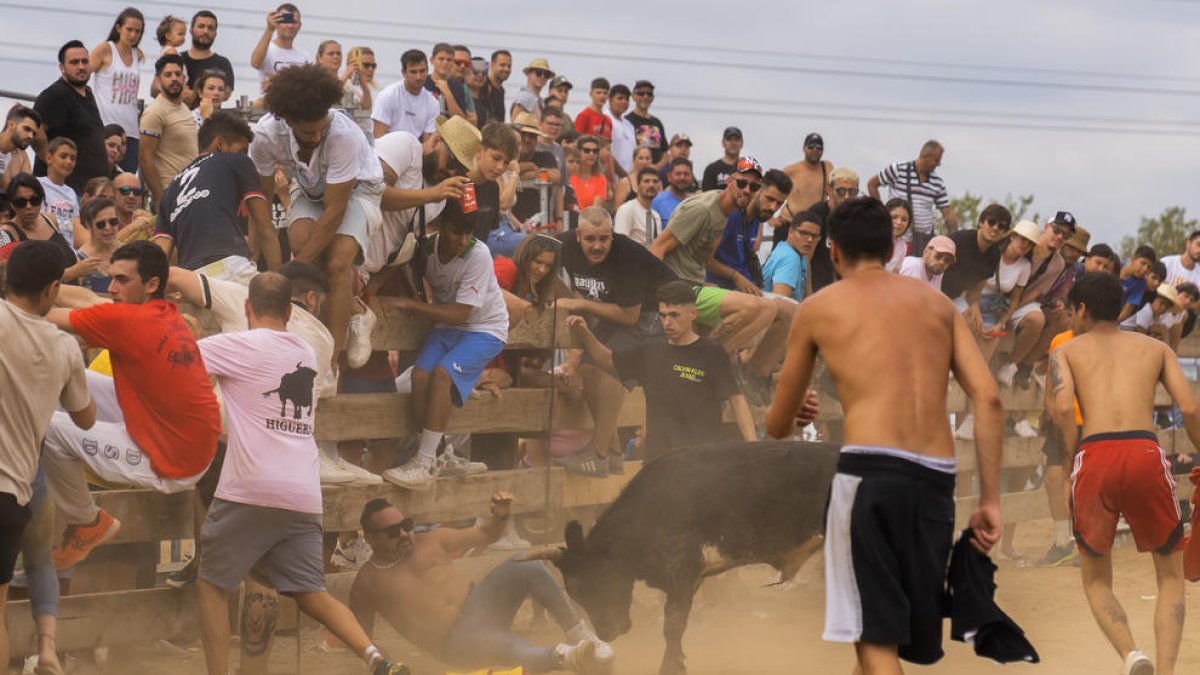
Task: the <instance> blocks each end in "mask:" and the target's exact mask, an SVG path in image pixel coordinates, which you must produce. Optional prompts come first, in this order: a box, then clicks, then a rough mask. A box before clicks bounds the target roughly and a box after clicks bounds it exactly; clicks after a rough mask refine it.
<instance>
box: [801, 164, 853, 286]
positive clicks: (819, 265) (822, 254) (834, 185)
mask: <svg viewBox="0 0 1200 675" xmlns="http://www.w3.org/2000/svg"><path fill="white" fill-rule="evenodd" d="M858 185H859V178H858V173H857V172H855V171H854V169H851V168H850V167H846V166H839V167H838V168H836V169H834V170H833V171H830V172H829V188H828V189H827V190H826V191H825V193H824V196H823V197H822V198H821V199H820V200H818V201H816V202H814V203H812V204H810V205H809V206H808V208H807V209H806V210H807V211H811V212H813V213H815V214H816V215H817V217H818V218H820V219H821V240H820V241H818V242H817V246H816V248H814V249H813V257H812V260H809V261H808V262H809V269H810V270H811V272H812V280H813V282H812V283H813V292H814V293H816V292H817V291H819V290H821V289H822V288H825V287H826V286H828V285H829V284H832V283H833V282H834V281H837V272H836V271H835V270H834V269H833V261H832V260H831V259H830V257H829V233H828V232H826V231H825V225H826V223H828V222H829V215H830V214H831V213H833V212H834V210H835V209H837V207H838V206H839V205H841V204H842V203H843V202H846V201H849V200H851V199H854V198H855V197H857V196H858V195H859V194H860V192H859V187H858Z"/></svg>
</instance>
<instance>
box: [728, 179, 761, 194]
mask: <svg viewBox="0 0 1200 675" xmlns="http://www.w3.org/2000/svg"><path fill="white" fill-rule="evenodd" d="M733 182H734V184H735V185H737V188H738V189H739V190H745V189H746V188H750V191H751V192H758V191H759V190H761V189H762V183H751V182H750V181H748V180H744V179H742V178H734V179H733Z"/></svg>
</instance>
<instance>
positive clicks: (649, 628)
mask: <svg viewBox="0 0 1200 675" xmlns="http://www.w3.org/2000/svg"><path fill="white" fill-rule="evenodd" d="M1049 541H1050V523H1049V522H1048V521H1045V522H1037V523H1032V524H1028V525H1025V526H1023V527H1022V528H1021V530H1020V531H1019V532H1018V534H1017V537H1016V544H1017V546H1018V548H1023V549H1024V550H1026V551H1027V552H1028V553H1029V554H1030V555H1031V556H1033V555H1034V554H1040V553H1041V552H1042V551H1044V550H1045V548H1046V547H1047V546H1048V544H1049ZM1114 559H1115V563H1116V564H1115V575H1114V576H1115V586H1116V589H1117V594H1118V597H1119V599H1120V600H1121V602H1122V604H1124V606H1125V609H1126V611H1127V612H1128V614H1129V619H1130V622H1131V624H1132V626H1133V631H1134V636H1135V638H1136V640H1137V641H1138V644H1139V645H1140V646H1141V648H1142V649H1143V650H1145V651H1146V652H1148V653H1149V654H1150V655H1151V658H1153V656H1154V638H1153V611H1154V604H1155V603H1154V596H1155V587H1154V570H1153V565H1152V563H1151V561H1150V559H1149V557H1148V556H1143V555H1138V554H1137V552H1136V551H1135V550H1134V548H1133V545H1132V543H1125V544H1122V545H1120V547H1119V548H1118V549H1117V550H1116V551H1115V553H1114ZM470 567H475V568H479V570H480V571H481V572H482V571H484V570H485V569H486V568H487V565H486V564H476V565H470ZM772 580H773V576H772V572H771V571H770V570H767V569H765V568H747V569H742V570H736V571H734V572H731V573H729V574H727V575H725V577H724V578H723V579H722V580H720V581H719V582H718V583H717V584H715V585H714V588H713V589H711V590H708V591H706V592H703V595H702V596H701V598H700V599H699V601H698V605H699V606H697V607H696V609H695V610H694V611H693V612H692V621H691V625H690V627H689V628H688V632H687V634H686V635H685V636H684V649H685V651H686V652H687V655H688V670H689V672H690V673H691V674H692V675H701V674H711V675H774V674H779V675H783V674H785V673H786V674H789V675H792V674H795V673H821V674H824V673H849V672H850V670H851V666H852V650H851V648H850V647H848V646H845V645H835V644H829V643H826V642H822V641H821V639H820V634H821V628H822V622H823V611H824V609H823V607H824V600H823V583H822V570H821V565H820V563H819V562H816V561H814V562H810V563H809V565H808V566H806V567H805V569H804V570H802V571H801V573H800V575H799V577H798V583H797V584H796V585H795V586H794V587H793V588H790V589H787V590H777V589H769V588H764V587H762V585H763V584H765V583H768V582H770V581H772ZM997 581H998V584H999V590H998V592H997V598H998V601H999V603H1000V606H1001V607H1002V608H1003V609H1004V610H1005V611H1007V612H1008V613H1009V614H1010V615H1011V616H1012V617H1013V618H1014V619H1015V620H1016V621H1017V623H1019V624H1020V625H1021V626H1022V627H1023V628H1024V629H1025V631H1026V633H1027V634H1028V635H1029V637H1030V639H1031V640H1032V642H1033V644H1034V646H1035V647H1036V648H1037V649H1038V651H1039V652H1040V654H1041V657H1042V665H1041V666H1040V667H1039V670H1040V671H1041V672H1047V673H1054V674H1055V675H1076V674H1078V675H1083V674H1087V675H1094V674H1095V673H1110V672H1111V673H1116V672H1118V671H1119V668H1120V662H1119V659H1118V658H1117V655H1116V653H1115V651H1114V650H1113V649H1112V647H1110V646H1109V645H1108V643H1107V641H1106V640H1105V639H1104V637H1103V636H1102V635H1101V634H1100V631H1099V629H1098V628H1096V626H1095V624H1094V622H1093V621H1092V618H1091V614H1090V612H1089V611H1088V608H1087V605H1086V603H1085V602H1084V597H1083V591H1082V590H1081V589H1080V583H1079V571H1078V570H1077V569H1076V568H1073V567H1064V568H1057V569H1037V568H1034V567H1019V566H1017V565H1014V564H1012V563H1002V565H1001V570H1000V572H999V574H998V578H997ZM1188 590H1189V593H1190V597H1189V600H1188V610H1189V614H1190V615H1191V617H1192V619H1191V620H1192V621H1200V589H1197V588H1196V587H1195V586H1194V585H1191V586H1190V587H1189V589H1188ZM635 600H636V603H635V609H634V616H633V620H634V629H633V631H632V632H631V633H630V634H628V635H626V636H624V637H622V638H620V639H619V640H617V641H616V642H615V643H614V647H615V649H616V652H617V665H616V668H615V675H652V674H653V673H656V672H657V670H658V663H659V660H660V658H661V656H662V649H663V641H662V637H661V626H662V619H661V617H662V612H661V606H662V601H661V595H660V594H659V593H657V592H656V591H652V590H650V589H645V588H642V589H640V590H639V591H638V593H637V594H636V596H635ZM530 617H531V615H530V613H529V612H528V611H527V610H526V611H523V612H522V614H521V615H520V616H519V617H518V620H517V628H518V630H521V631H522V632H526V633H528V634H529V635H530V636H531V638H532V639H533V640H535V641H538V642H542V643H545V644H551V643H553V642H555V641H556V640H557V639H558V638H559V635H558V634H557V632H556V631H555V630H551V629H549V628H548V627H539V628H537V629H534V630H532V631H531V632H530V631H529V630H528V629H529V625H530ZM948 630H949V624H947V644H946V651H947V655H946V658H945V659H944V660H943V661H942V662H941V663H940V664H938V665H936V666H933V667H927V668H923V667H912V666H910V667H908V669H907V672H910V673H925V672H941V673H955V674H956V675H982V674H985V673H999V672H1001V666H999V665H997V664H995V663H993V662H991V661H988V660H984V659H980V658H979V657H976V656H975V655H974V653H973V651H972V650H971V649H970V648H969V647H967V646H965V645H963V644H960V643H952V642H949V635H948ZM1197 630H1198V629H1196V628H1195V627H1191V628H1188V629H1185V632H1184V635H1185V641H1184V645H1183V648H1182V651H1181V654H1180V660H1179V665H1178V668H1177V672H1178V673H1200V643H1197V642H1196V641H1194V640H1193V641H1192V642H1191V643H1190V644H1189V643H1188V640H1187V639H1186V636H1187V635H1192V636H1195V635H1197V632H1196V631H1197ZM377 637H378V638H379V642H380V645H381V646H382V647H383V648H384V649H385V650H386V651H388V652H389V653H390V654H393V655H394V656H395V657H397V658H399V659H402V660H404V661H405V662H406V663H408V664H409V665H410V666H411V667H412V669H413V672H414V674H415V675H430V674H433V673H438V674H441V673H444V672H446V669H445V668H444V667H442V666H441V665H440V664H439V663H438V662H437V661H436V660H434V659H431V658H429V657H427V656H424V655H422V654H420V653H419V652H417V651H416V650H414V649H413V648H412V647H411V646H409V645H408V644H407V643H406V642H404V641H403V640H401V639H400V638H398V637H396V636H395V634H394V633H392V632H390V631H389V630H386V629H384V631H383V632H382V634H381V635H379V636H377ZM319 638H320V632H319V630H317V629H315V628H310V629H307V630H305V631H304V634H303V636H302V639H301V642H302V645H303V651H302V653H301V664H302V667H301V670H300V672H301V673H304V674H306V675H308V674H312V675H316V674H318V673H320V674H328V675H360V674H361V673H362V672H363V668H362V666H361V662H359V661H358V660H357V659H354V658H353V657H351V656H349V655H348V654H345V653H341V654H325V653H322V652H320V651H317V650H316V649H315V644H316V642H317V641H318V640H319ZM1027 667H1028V666H1025V665H1014V666H1009V667H1008V669H1007V671H1009V672H1020V671H1022V670H1023V669H1025V668H1027ZM106 672H110V673H111V672H141V673H173V674H174V673H177V674H179V675H202V673H203V672H204V667H203V657H201V656H200V655H199V654H198V653H197V654H195V655H194V656H191V657H188V658H179V657H175V658H155V659H145V658H142V659H138V661H137V663H136V664H135V663H133V662H130V661H129V660H126V659H125V658H124V657H122V655H121V654H114V655H113V658H112V661H111V662H110V665H109V667H108V668H107V669H106ZM296 672H297V670H296V641H295V639H294V638H284V639H281V640H280V641H279V643H278V645H277V647H276V649H275V652H274V658H273V661H272V673H280V674H282V673H296Z"/></svg>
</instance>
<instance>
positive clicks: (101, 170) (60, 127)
mask: <svg viewBox="0 0 1200 675" xmlns="http://www.w3.org/2000/svg"><path fill="white" fill-rule="evenodd" d="M86 92H87V95H86V96H80V95H79V94H78V93H77V92H76V91H75V89H74V88H73V87H71V85H69V84H67V83H66V81H65V80H63V79H62V78H61V77H60V78H59V79H57V80H55V82H54V84H52V85H50V86H49V87H46V88H45V89H43V90H42V93H40V94H38V97H37V100H36V101H34V103H33V109H34V110H36V111H37V112H38V114H39V115H41V116H42V121H43V122H44V123H45V125H46V138H47V139H48V140H54V139H55V138H57V137H58V136H65V137H66V138H69V139H71V140H72V141H75V145H76V147H77V148H78V156H77V158H76V160H75V170H74V171H72V172H71V175H70V176H68V177H67V185H70V186H71V189H72V190H74V191H75V192H76V193H78V194H83V186H84V185H85V184H86V183H87V182H88V181H89V180H91V179H93V178H95V177H97V176H108V151H107V150H106V149H105V147H104V122H103V121H102V120H101V119H100V110H99V108H97V107H96V97H95V96H94V95H93V94H92V89H91V87H88V88H87V89H86ZM33 172H34V174H35V175H38V176H45V175H46V163H45V162H43V161H42V160H41V158H38V160H37V161H36V162H34V165H33Z"/></svg>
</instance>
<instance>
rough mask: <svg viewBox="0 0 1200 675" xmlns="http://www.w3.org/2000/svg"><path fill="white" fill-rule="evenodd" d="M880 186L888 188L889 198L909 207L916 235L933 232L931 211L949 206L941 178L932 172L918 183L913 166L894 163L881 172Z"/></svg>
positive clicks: (908, 163) (910, 163) (917, 176)
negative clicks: (907, 204) (899, 200)
mask: <svg viewBox="0 0 1200 675" xmlns="http://www.w3.org/2000/svg"><path fill="white" fill-rule="evenodd" d="M879 184H880V185H886V186H887V188H888V198H890V199H895V198H897V197H899V198H900V199H905V200H908V202H909V203H910V204H912V210H913V218H912V219H913V222H912V229H913V230H914V231H916V232H932V231H933V212H934V210H935V209H936V210H940V209H944V208H946V207H947V206H950V197H949V195H947V194H946V184H945V183H944V182H942V177H941V176H939V175H937V174H936V173H934V172H932V171H931V172H930V173H929V177H928V179H926V180H925V182H921V177H920V175H919V174H918V173H917V166H916V163H914V162H897V163H895V164H892V165H891V166H889V167H888V168H886V169H884V170H883V171H880V172H879Z"/></svg>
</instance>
